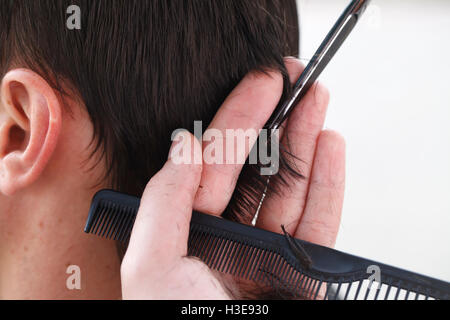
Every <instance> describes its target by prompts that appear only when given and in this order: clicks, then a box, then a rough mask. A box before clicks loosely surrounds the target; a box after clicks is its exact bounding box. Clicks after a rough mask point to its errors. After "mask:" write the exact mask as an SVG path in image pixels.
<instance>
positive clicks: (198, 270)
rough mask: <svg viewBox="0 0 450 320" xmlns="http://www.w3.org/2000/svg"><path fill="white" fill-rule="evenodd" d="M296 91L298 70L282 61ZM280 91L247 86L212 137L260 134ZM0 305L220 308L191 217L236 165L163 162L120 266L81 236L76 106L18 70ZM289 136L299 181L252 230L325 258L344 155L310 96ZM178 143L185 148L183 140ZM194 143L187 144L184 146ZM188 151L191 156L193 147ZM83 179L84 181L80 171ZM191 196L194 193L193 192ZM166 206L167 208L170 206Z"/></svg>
mask: <svg viewBox="0 0 450 320" xmlns="http://www.w3.org/2000/svg"><path fill="white" fill-rule="evenodd" d="M286 64H287V67H288V69H289V73H290V76H291V80H292V81H294V79H296V78H297V77H298V75H299V74H300V73H301V71H302V69H303V66H302V65H301V63H300V62H299V61H297V60H294V59H287V60H286ZM281 90H282V79H281V76H280V75H279V74H277V73H275V72H274V73H271V74H270V76H267V75H262V74H249V75H248V76H247V77H246V78H245V79H243V80H242V82H241V83H240V84H239V85H238V87H237V88H236V89H235V90H234V91H233V93H231V95H230V96H229V98H228V99H227V100H226V101H225V103H224V105H223V106H222V107H221V108H220V110H219V112H218V113H217V115H216V117H215V119H214V121H213V122H212V124H211V128H218V129H221V130H223V129H225V128H228V129H231V128H242V129H248V128H255V129H259V128H261V127H262V126H263V124H264V123H265V121H266V120H267V119H268V118H269V116H270V114H271V113H272V111H273V110H274V108H275V106H276V104H277V102H278V99H279V98H280V96H281ZM0 98H1V99H0V210H1V211H0V298H2V299H119V298H122V297H123V298H125V299H227V298H230V297H231V296H233V297H236V296H239V288H236V292H229V291H228V290H227V289H225V286H224V285H223V284H224V282H225V281H230V279H227V278H225V277H222V276H220V275H217V274H215V273H213V272H211V271H210V270H209V269H208V268H207V267H206V266H205V265H204V264H203V263H201V262H200V261H198V260H195V259H192V258H186V252H187V248H186V243H187V237H188V226H189V221H190V216H191V212H192V209H195V210H199V211H202V212H205V213H209V214H214V215H220V213H221V212H222V211H223V209H224V208H225V207H226V205H227V203H228V202H229V200H230V197H231V194H232V191H233V190H234V188H235V183H236V181H237V177H238V175H239V172H240V170H241V169H242V167H241V166H239V165H222V166H217V165H212V166H210V165H204V166H203V165H202V164H199V165H196V164H191V165H175V164H174V162H173V161H172V159H171V158H169V160H168V162H167V164H166V165H165V166H164V168H163V169H162V170H161V171H160V172H159V173H158V174H157V175H155V177H153V179H152V180H151V181H150V182H149V184H148V186H147V188H146V190H145V192H144V195H143V199H142V205H141V208H140V210H139V214H138V217H137V222H136V224H135V227H134V230H133V234H132V237H131V241H130V246H129V249H128V251H127V253H126V256H125V258H124V261H123V263H122V264H121V263H120V261H119V258H118V255H117V253H116V247H115V243H113V242H110V241H107V240H102V239H99V238H97V237H95V236H91V235H86V234H84V233H83V232H82V230H83V227H84V223H85V219H86V214H87V212H88V209H89V204H90V201H91V199H92V196H93V195H94V193H95V192H96V191H97V190H99V189H102V188H107V187H109V186H108V184H107V183H104V184H100V185H99V184H98V178H99V177H101V176H102V174H103V173H104V170H105V166H104V164H103V162H101V161H100V163H98V164H97V165H96V166H95V167H94V168H91V167H92V165H93V164H94V163H96V160H97V159H95V158H94V159H90V160H87V159H89V155H90V148H89V146H90V142H91V138H92V134H93V129H92V124H91V122H90V120H89V116H88V114H87V112H86V111H85V108H84V105H83V103H82V101H79V100H78V99H76V96H72V97H66V99H64V101H63V100H61V97H60V96H59V95H58V94H57V92H55V90H53V89H52V88H51V87H50V86H49V84H48V83H47V82H46V81H45V80H44V79H42V78H41V77H40V76H38V75H37V74H36V73H35V72H33V71H31V70H28V69H12V70H10V71H9V72H8V73H7V74H6V75H5V76H4V78H3V79H2V82H1V87H0ZM301 104H302V106H300V108H297V109H296V110H295V112H294V114H293V115H292V117H291V119H290V120H289V123H288V126H287V129H286V130H288V131H289V135H290V139H289V141H290V144H291V148H292V149H293V151H294V153H295V155H296V156H297V157H299V158H300V159H302V160H304V162H299V163H298V166H299V167H300V168H301V169H302V172H303V173H304V174H305V175H306V176H307V177H308V178H307V179H306V180H303V181H299V182H296V183H293V185H292V188H291V189H289V190H286V192H285V193H284V196H283V198H282V199H278V198H276V197H273V198H271V197H269V198H267V199H266V200H265V202H264V205H263V208H262V210H261V214H260V217H259V220H258V226H259V227H262V228H265V229H268V230H272V231H276V232H281V229H280V225H281V224H284V225H285V226H286V229H287V231H288V232H289V233H291V234H292V235H295V236H296V237H299V238H302V239H304V240H307V241H311V242H315V243H318V244H323V245H328V246H332V245H333V244H334V241H335V239H336V235H337V231H338V227H339V219H340V214H341V211H342V202H343V193H344V177H345V172H344V168H345V144H344V141H343V139H342V137H341V136H340V135H339V134H337V133H335V132H331V131H322V128H323V121H324V118H325V113H326V106H327V104H328V93H327V91H326V89H325V88H324V87H323V86H321V85H317V86H316V87H315V88H313V89H312V90H311V91H310V93H308V95H307V97H305V99H304V100H303V101H302V102H301ZM183 141H187V139H183ZM192 141H194V142H195V140H192ZM195 145H196V146H197V147H196V148H193V156H195V154H201V147H200V146H199V145H198V144H195ZM88 169H91V170H88ZM200 186H201V188H200ZM174 194H176V195H177V197H173V195H174ZM69 265H77V266H79V267H80V269H81V290H69V289H67V287H66V280H67V278H68V277H69V275H68V274H67V273H66V271H67V267H68V266H69Z"/></svg>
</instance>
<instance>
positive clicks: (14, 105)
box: [0, 0, 299, 295]
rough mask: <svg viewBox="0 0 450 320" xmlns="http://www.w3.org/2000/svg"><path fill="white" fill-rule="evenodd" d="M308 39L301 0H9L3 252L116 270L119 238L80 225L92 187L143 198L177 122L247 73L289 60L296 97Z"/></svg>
mask: <svg viewBox="0 0 450 320" xmlns="http://www.w3.org/2000/svg"><path fill="white" fill-rule="evenodd" d="M71 5H77V6H78V7H79V8H80V13H81V29H79V30H78V29H73V30H71V29H69V28H67V26H66V22H67V19H68V18H69V16H70V15H69V14H67V8H68V7H69V6H71ZM298 39H299V33H298V23H297V12H296V4H295V0H289V1H286V0H273V1H270V0H254V1H227V0H217V1H195V2H192V1H177V2H169V1H150V0H149V1H143V0H136V1H119V0H117V1H116V0H114V1H104V0H90V1H88V0H70V1H69V0H59V1H48V0H37V1H31V2H30V1H28V0H3V1H1V2H0V79H1V87H0V208H1V212H0V240H1V241H0V243H1V245H0V261H9V260H11V261H13V258H11V257H12V256H14V255H18V256H20V257H22V258H23V257H26V259H29V260H33V259H38V258H39V255H41V253H44V252H45V254H46V255H52V256H53V255H54V256H58V257H59V258H55V259H60V260H61V262H58V263H59V264H63V265H67V264H70V263H71V262H73V263H74V264H80V263H81V264H82V263H85V264H86V268H87V269H89V270H91V268H92V271H91V272H90V274H92V275H97V271H95V270H94V267H90V266H88V264H90V263H91V262H92V261H97V262H98V263H96V268H101V267H105V268H106V267H108V268H109V269H111V270H113V269H117V270H116V272H118V265H119V264H120V259H119V258H118V257H117V253H116V252H115V247H114V246H112V245H111V244H110V243H109V242H103V241H99V240H98V239H95V242H94V241H93V240H92V239H91V238H87V237H86V236H85V235H83V233H82V229H83V224H84V220H85V218H86V214H87V211H88V208H89V204H90V200H91V198H92V196H93V194H94V193H95V192H96V191H98V190H99V189H103V188H113V189H116V190H119V191H121V192H125V193H129V194H134V195H138V196H140V195H141V193H142V191H143V190H144V188H145V185H146V184H147V182H148V181H149V179H150V178H151V177H152V176H153V175H154V174H155V173H156V172H158V171H159V170H160V169H161V167H162V166H163V164H164V163H165V161H166V159H167V154H168V151H169V148H170V144H171V135H172V132H173V131H174V130H176V129H178V128H186V129H188V130H191V131H192V130H193V126H194V121H196V120H197V121H198V120H201V121H203V125H204V127H207V126H208V124H209V122H210V121H211V120H212V118H213V116H214V115H215V113H216V111H217V110H218V108H219V107H220V105H221V104H222V102H223V101H224V100H225V98H226V97H227V95H228V94H229V93H230V92H231V90H232V89H233V88H234V87H235V86H236V85H237V84H238V83H239V81H240V80H241V79H242V78H243V76H244V75H246V74H247V73H248V72H250V71H255V70H259V71H262V72H263V71H264V70H268V69H275V70H279V71H280V72H281V73H282V74H283V76H284V79H285V94H287V93H288V91H289V80H288V77H287V73H286V70H285V66H284V63H283V57H285V56H289V55H290V56H294V55H297V53H298ZM86 238H87V239H86ZM18 239H20V240H18ZM86 246H88V247H89V249H86ZM10 248H13V249H10ZM25 248H27V250H26V251H25ZM36 248H40V249H39V250H40V251H39V252H36V250H37V249H36ZM34 249H36V250H34ZM8 250H12V251H8ZM7 256H8V257H7ZM62 256H64V257H66V256H67V257H68V258H64V259H62V258H61V257H62ZM71 257H75V258H71ZM77 257H79V260H80V261H82V262H78V263H75V262H77V261H72V260H71V259H78V258H77ZM22 258H21V259H22ZM47 260H48V261H47V262H46V264H45V266H44V265H43V266H42V268H45V267H47V268H48V267H49V264H51V263H54V264H55V263H56V262H55V261H53V260H52V258H50V259H47ZM14 261H16V260H14ZM0 269H1V267H0ZM63 271H65V270H63ZM98 272H103V271H98ZM3 275H4V273H0V276H3ZM22 276H24V275H23V274H22ZM28 276H30V277H33V274H29V275H28ZM65 276H67V275H66V274H64V273H63V274H62V277H65ZM114 276H116V274H115V273H114V271H111V275H110V277H111V278H112V277H114ZM49 277H50V276H49ZM99 277H100V276H98V277H97V279H98V278H99ZM92 278H94V276H92ZM101 280H102V279H101V277H100V279H98V280H96V281H98V282H100V281H101ZM87 281H88V280H86V283H88V282H87ZM94 282H95V281H94ZM0 283H5V282H4V281H3V282H2V279H0ZM89 286H90V287H91V288H93V287H95V286H94V285H89ZM0 289H1V288H0ZM115 289H116V287H115V286H114V285H112V287H111V288H109V287H108V288H107V290H115ZM105 290H106V289H105ZM93 295H95V294H93Z"/></svg>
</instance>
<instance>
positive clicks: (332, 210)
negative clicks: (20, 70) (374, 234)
mask: <svg viewBox="0 0 450 320" xmlns="http://www.w3.org/2000/svg"><path fill="white" fill-rule="evenodd" d="M344 189H345V141H344V139H343V138H342V136H341V135H339V134H338V133H336V132H333V131H324V132H322V134H321V135H320V138H319V143H318V146H317V153H316V158H315V160H314V166H313V171H312V174H311V181H310V188H309V193H308V200H307V204H306V207H305V211H304V213H303V217H302V219H301V222H300V224H299V226H298V228H297V231H296V232H295V236H296V237H297V238H300V239H303V240H305V241H309V242H312V243H316V244H319V245H323V246H327V247H333V246H334V244H335V242H336V237H337V234H338V231H339V225H340V221H341V214H342V207H343V203H344Z"/></svg>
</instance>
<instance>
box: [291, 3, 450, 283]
mask: <svg viewBox="0 0 450 320" xmlns="http://www.w3.org/2000/svg"><path fill="white" fill-rule="evenodd" d="M298 2H299V9H300V20H301V32H302V37H301V57H302V58H303V59H305V60H304V61H305V62H307V59H308V58H310V57H311V56H312V55H313V54H314V52H315V50H316V49H317V47H318V46H319V44H320V42H321V41H322V40H323V38H324V37H325V35H326V33H327V32H328V31H329V29H330V28H331V26H332V25H333V24H334V22H335V21H336V19H337V18H338V16H339V15H340V14H341V12H342V11H343V10H344V8H345V7H346V5H348V3H349V2H350V0H298ZM320 80H321V81H322V82H323V83H324V84H325V85H326V86H327V87H328V88H329V89H330V93H331V102H330V109H329V114H328V118H327V122H326V127H327V128H330V129H336V130H338V131H339V132H341V133H342V134H343V135H344V137H345V138H346V140H347V156H348V158H347V161H348V163H347V187H346V199H345V206H344V216H343V220H342V224H341V232H340V235H339V239H338V242H337V246H336V248H337V249H339V250H341V251H345V252H348V253H352V254H356V255H359V256H363V257H366V258H370V259H372V260H376V261H380V262H384V263H388V264H391V265H394V266H397V267H401V268H405V269H408V270H411V271H415V272H419V273H422V274H426V275H429V276H432V277H436V278H440V279H442V280H446V281H450V250H449V245H450V1H445V0H441V1H439V0H431V1H430V0H428V1H424V0H404V1H399V0H373V1H372V5H371V7H369V9H368V11H366V14H365V16H364V17H363V19H362V20H361V22H360V24H358V25H357V27H356V29H355V30H354V32H353V33H352V34H351V35H350V37H349V38H348V39H347V41H346V42H345V44H344V45H343V47H342V48H341V50H340V51H339V52H338V54H337V55H336V56H335V58H334V59H333V60H332V61H331V63H330V65H329V66H328V67H327V69H326V70H325V71H324V73H323V75H322V77H321V79H320Z"/></svg>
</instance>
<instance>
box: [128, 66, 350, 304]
mask: <svg viewBox="0 0 450 320" xmlns="http://www.w3.org/2000/svg"><path fill="white" fill-rule="evenodd" d="M286 65H287V67H288V71H289V75H290V78H291V81H292V82H293V81H295V79H296V78H297V77H298V76H299V74H300V73H301V71H302V70H303V66H302V65H301V64H300V63H299V61H298V60H294V59H287V60H286ZM282 87H283V82H282V78H281V76H280V75H279V74H278V73H270V74H269V75H264V74H257V75H256V74H249V75H248V76H247V77H246V78H245V79H244V80H243V81H242V82H241V83H240V84H239V86H238V87H237V88H236V89H235V90H234V91H233V93H232V94H231V95H230V96H229V97H228V99H227V100H226V101H225V103H224V105H223V106H222V107H221V109H220V110H219V112H218V113H217V115H216V117H215V118H214V120H213V122H212V123H211V126H210V129H218V130H221V131H224V130H226V129H244V130H248V129H255V130H259V129H261V128H262V127H263V125H264V124H265V123H266V121H267V120H268V118H269V117H270V114H271V113H272V112H273V110H274V109H275V107H276V105H277V103H278V100H279V99H280V97H281V92H282ZM300 104H301V105H300V106H299V108H296V110H295V111H294V112H293V114H292V115H291V118H290V120H289V121H288V123H287V128H286V129H285V130H284V138H283V140H282V141H283V143H287V139H286V132H288V133H289V145H290V148H291V151H292V153H293V154H294V155H295V156H296V157H297V158H299V159H301V161H298V162H297V163H296V165H297V167H298V168H299V170H300V171H301V173H302V174H303V175H305V176H306V177H307V178H306V179H304V180H298V181H297V180H293V181H290V188H286V189H284V190H282V193H281V194H282V195H281V196H276V195H270V196H268V197H267V198H266V200H265V201H264V203H263V207H262V209H261V211H260V216H259V219H258V222H257V226H258V227H260V228H264V229H267V230H270V231H274V232H281V225H285V226H286V229H287V231H288V232H289V233H290V234H291V235H293V236H295V237H298V238H301V239H304V240H306V241H310V242H314V243H318V244H321V245H325V246H333V245H334V242H335V240H336V236H337V232H338V228H339V222H340V216H341V210H342V203H343V194H344V178H345V144H344V141H343V139H342V138H341V136H340V135H338V134H337V133H334V132H331V131H322V128H323V123H324V119H325V114H326V109H327V105H328V93H327V91H326V89H324V88H323V87H322V86H321V85H316V86H315V87H313V88H312V90H310V92H309V93H308V94H307V96H306V97H305V98H304V99H303V100H302V102H301V103H300ZM181 140H182V141H184V142H185V143H187V141H189V140H190V141H192V143H194V142H193V141H195V139H181ZM213 143H214V142H213ZM221 143H222V142H221ZM195 146H196V147H195V148H193V154H192V159H195V156H197V157H198V156H199V155H200V154H201V150H199V149H200V146H199V145H198V144H197V142H195ZM204 147H205V146H204ZM200 157H201V155H200ZM193 163H194V164H190V165H188V164H178V165H176V164H175V163H174V162H173V161H172V160H171V159H169V161H168V162H167V164H166V165H165V167H164V168H163V169H162V170H161V171H160V172H159V173H158V174H157V175H156V176H155V177H154V178H153V179H152V180H151V181H150V183H149V185H148V187H147V188H146V190H145V193H144V195H143V198H142V204H141V208H140V210H139V213H138V217H137V220H136V224H135V227H134V229H133V233H132V237H131V240H130V245H129V248H128V251H127V254H126V256H125V258H124V261H123V264H122V270H121V271H122V288H123V297H124V298H125V299H127V298H130V299H136V298H138V299H139V298H142V299H152V298H157V299H197V298H200V299H222V298H229V294H228V291H227V290H226V289H225V287H226V288H232V287H233V286H232V284H230V283H228V284H227V285H226V286H223V285H222V284H223V282H224V281H227V280H232V279H230V278H229V277H221V276H218V275H217V274H216V273H213V272H212V271H210V270H209V269H208V268H207V267H206V266H205V265H204V264H203V263H202V262H200V261H198V260H196V259H193V258H188V257H186V254H187V239H188V233H189V222H190V218H191V212H192V210H193V209H194V210H197V211H200V212H204V213H209V214H213V215H218V216H219V215H220V214H221V213H222V212H223V211H224V209H225V208H226V206H227V204H228V203H229V201H230V199H231V195H232V193H233V190H234V188H235V187H236V182H237V180H238V177H239V174H240V171H241V169H242V165H239V164H237V165H207V164H203V166H202V165H201V164H195V161H193ZM225 279H226V280H225ZM246 289H249V290H251V288H246ZM233 296H239V293H238V292H233Z"/></svg>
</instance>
